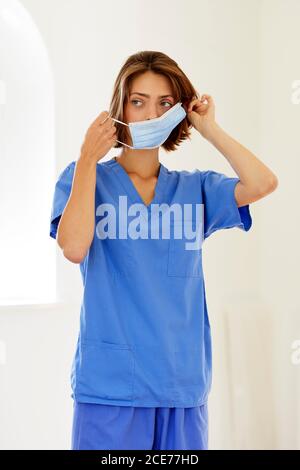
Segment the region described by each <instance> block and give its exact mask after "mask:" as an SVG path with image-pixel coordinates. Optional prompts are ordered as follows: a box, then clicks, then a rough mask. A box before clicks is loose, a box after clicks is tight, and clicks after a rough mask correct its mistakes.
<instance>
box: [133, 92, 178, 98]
mask: <svg viewBox="0 0 300 470" xmlns="http://www.w3.org/2000/svg"><path fill="white" fill-rule="evenodd" d="M131 95H141V96H145V97H146V98H150V95H147V94H146V93H139V92H138V91H133V92H132V93H130V96H131ZM168 96H171V97H172V98H174V96H173V95H161V96H159V98H167V97H168Z"/></svg>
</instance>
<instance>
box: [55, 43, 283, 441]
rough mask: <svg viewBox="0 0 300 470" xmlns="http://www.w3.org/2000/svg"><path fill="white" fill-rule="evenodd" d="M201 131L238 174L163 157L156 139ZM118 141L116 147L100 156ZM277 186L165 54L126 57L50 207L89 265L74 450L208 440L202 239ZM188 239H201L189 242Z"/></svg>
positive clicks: (243, 215)
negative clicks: (183, 165)
mask: <svg viewBox="0 0 300 470" xmlns="http://www.w3.org/2000/svg"><path fill="white" fill-rule="evenodd" d="M128 123H129V124H128ZM192 126H193V127H194V128H195V129H196V130H197V131H199V132H200V134H201V135H202V137H204V138H205V139H207V140H208V141H209V142H211V143H212V144H213V145H214V146H215V148H216V149H218V150H219V151H220V152H221V153H222V154H223V155H224V157H225V158H226V159H227V160H228V162H229V163H230V165H231V166H232V168H233V169H234V171H235V172H236V174H237V175H238V177H227V176H226V175H224V174H222V173H217V172H215V171H213V170H205V171H203V170H202V171H201V170H198V169H196V170H194V171H192V172H188V171H171V170H168V169H167V168H166V167H165V166H164V165H163V164H162V163H160V162H159V148H160V146H162V147H163V148H164V149H165V150H166V151H167V152H171V151H173V150H176V147H177V146H178V145H179V144H180V143H181V142H183V141H184V140H186V139H187V138H190V128H191V127H192ZM111 148H121V149H122V150H121V153H120V155H119V156H116V157H113V158H111V159H109V160H108V161H105V162H101V160H102V159H103V158H104V157H105V155H106V154H107V153H108V152H109V150H110V149H111ZM99 161H100V163H99ZM276 186H277V178H276V176H275V175H274V173H273V172H272V171H271V170H270V169H269V168H267V167H266V166H265V165H264V164H263V163H262V162H261V161H260V160H259V159H258V158H257V157H255V156H254V155H253V154H252V153H251V152H250V151H249V150H247V149H246V148H245V147H243V146H242V145H240V144H239V143H238V142H236V141H235V140H234V139H233V138H231V137H230V136H229V135H228V134H226V133H225V131H224V130H223V129H221V127H220V126H219V125H218V124H217V123H216V121H215V106H214V101H213V99H212V97H211V96H209V95H202V96H200V95H199V94H198V93H197V92H196V90H195V89H194V87H193V86H192V84H191V82H190V81H189V79H188V78H187V76H186V75H185V74H184V73H183V71H182V70H181V69H180V67H179V66H178V64H177V63H176V62H175V61H174V60H172V59H171V58H170V57H168V56H167V55H165V54H163V53H161V52H156V51H142V52H138V53H137V54H134V55H132V56H130V57H129V58H128V59H127V60H126V62H125V63H124V65H123V66H122V68H121V70H120V72H119V75H118V77H117V79H116V82H115V86H114V90H113V97H112V101H111V105H110V112H109V113H108V112H106V111H105V112H102V113H101V114H100V115H99V116H98V117H97V119H96V120H95V121H94V122H93V123H92V125H91V126H90V128H89V129H88V131H87V134H86V136H85V140H84V142H83V145H82V147H81V154H80V157H79V158H78V160H77V161H73V162H71V163H70V164H69V165H68V166H67V167H66V168H65V169H64V171H63V172H62V173H61V174H60V176H59V178H58V181H57V183H56V187H55V193H54V199H53V207H52V213H51V230H50V235H51V236H52V237H53V238H56V236H57V243H58V245H59V246H60V248H61V249H62V251H63V254H64V256H65V257H66V258H67V259H68V260H70V261H71V262H73V263H78V264H80V270H81V274H82V279H83V285H84V294H83V300H82V305H81V314H80V331H79V335H78V341H77V347H76V352H75V356H74V361H73V366H72V374H71V381H72V398H73V399H74V416H73V430H72V449H207V448H208V410H207V402H208V394H209V391H210V387H211V366H212V362H211V336H210V324H209V319H208V314H207V306H206V298H205V285H204V279H203V272H202V262H201V257H202V246H200V245H199V234H200V233H201V241H203V240H205V239H206V238H207V237H208V236H209V235H210V234H212V233H213V232H215V231H216V230H220V229H227V228H232V227H238V228H240V229H242V230H244V231H248V230H249V229H250V227H251V225H252V219H251V215H250V211H249V204H250V203H252V202H254V201H257V200H258V199H261V198H262V197H264V196H266V195H267V194H269V193H270V192H272V191H273V190H274V189H275V188H276ZM199 208H200V209H201V210H200V211H199ZM154 209H156V210H154ZM195 209H196V210H197V211H198V212H196V214H195ZM199 212H200V215H202V219H200V222H201V229H200V228H199V217H198V216H199ZM137 214H138V216H137ZM134 216H136V217H135V218H134V219H132V218H133V217H134ZM163 221H164V222H166V221H167V222H168V224H167V227H168V229H169V230H168V229H166V230H165V229H162V227H161V223H162V222H163ZM195 222H196V224H195ZM195 226H196V229H195ZM155 229H156V231H155ZM162 230H163V231H164V233H163V235H166V234H167V236H162ZM175 232H176V233H175ZM182 232H184V234H183V233H182ZM190 234H192V235H193V236H195V237H196V242H197V243H196V247H195V245H193V246H192V247H191V246H190V247H189V248H188V247H187V245H188V244H189V243H190V244H191V243H192V242H187V240H189V239H191V238H192V237H191V236H190Z"/></svg>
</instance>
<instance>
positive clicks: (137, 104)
mask: <svg viewBox="0 0 300 470" xmlns="http://www.w3.org/2000/svg"><path fill="white" fill-rule="evenodd" d="M129 92H130V95H129V99H128V101H127V102H125V103H124V120H125V122H126V123H128V122H135V121H144V120H146V119H154V118H157V117H160V116H161V115H162V114H164V113H165V112H166V111H168V109H170V108H172V106H174V105H175V104H176V103H175V98H174V96H172V88H171V84H170V82H169V80H168V78H167V77H165V76H164V75H159V74H156V73H154V72H152V71H147V72H145V73H143V74H142V75H140V76H138V77H136V78H135V79H134V80H133V82H132V84H131V89H130V90H129ZM146 95H147V96H146Z"/></svg>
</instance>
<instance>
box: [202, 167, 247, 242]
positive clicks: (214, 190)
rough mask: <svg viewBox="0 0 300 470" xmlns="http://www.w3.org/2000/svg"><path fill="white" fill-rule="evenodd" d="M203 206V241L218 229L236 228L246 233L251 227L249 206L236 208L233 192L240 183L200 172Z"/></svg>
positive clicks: (234, 178)
mask: <svg viewBox="0 0 300 470" xmlns="http://www.w3.org/2000/svg"><path fill="white" fill-rule="evenodd" d="M200 175H201V188H202V200H203V204H204V239H205V238H207V237H209V235H211V234H212V233H213V232H215V231H217V230H220V229H228V228H233V227H238V228H240V229H241V230H244V231H245V232H247V231H248V230H249V229H250V227H251V226H252V218H251V214H250V209H249V204H247V205H245V206H242V207H238V205H237V202H236V199H235V196H234V190H235V186H236V184H237V183H238V182H239V181H240V179H239V178H237V177H229V176H226V175H224V174H223V173H218V172H216V171H212V170H206V171H200Z"/></svg>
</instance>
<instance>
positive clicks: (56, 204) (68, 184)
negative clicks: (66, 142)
mask: <svg viewBox="0 0 300 470" xmlns="http://www.w3.org/2000/svg"><path fill="white" fill-rule="evenodd" d="M75 163H76V162H75V161H73V162H71V163H70V164H69V165H68V166H67V167H66V168H65V169H64V170H63V171H62V172H61V173H60V175H59V176H58V179H57V182H56V184H55V188H54V195H53V201H52V208H51V215H50V237H52V238H56V233H57V227H58V224H59V220H60V218H61V215H62V213H63V211H64V208H65V206H66V204H67V202H68V199H69V196H70V194H71V189H72V183H73V175H74V169H75Z"/></svg>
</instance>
